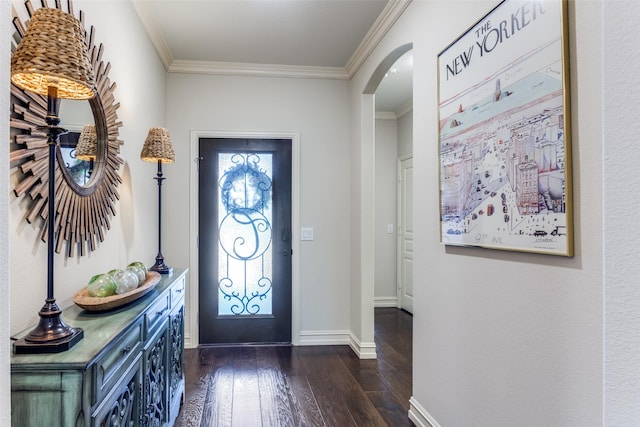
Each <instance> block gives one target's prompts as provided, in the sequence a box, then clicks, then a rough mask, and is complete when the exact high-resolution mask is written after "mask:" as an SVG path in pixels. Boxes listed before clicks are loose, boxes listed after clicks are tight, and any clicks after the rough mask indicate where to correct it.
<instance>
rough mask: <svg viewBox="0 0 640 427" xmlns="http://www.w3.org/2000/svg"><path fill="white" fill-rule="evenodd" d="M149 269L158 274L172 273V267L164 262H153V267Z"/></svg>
mask: <svg viewBox="0 0 640 427" xmlns="http://www.w3.org/2000/svg"><path fill="white" fill-rule="evenodd" d="M149 271H155V272H158V273H160V274H171V273H173V267H169V266H168V265H166V264H165V263H162V264H158V263H155V264H154V265H153V267H150V268H149Z"/></svg>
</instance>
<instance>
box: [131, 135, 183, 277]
mask: <svg viewBox="0 0 640 427" xmlns="http://www.w3.org/2000/svg"><path fill="white" fill-rule="evenodd" d="M175 157H176V156H175V153H174V152H173V145H172V144H171V138H170V137H169V131H168V130H167V129H164V128H158V127H156V128H151V129H149V134H148V135H147V139H146V140H145V141H144V146H143V147H142V152H141V153H140V158H141V159H142V160H144V161H147V162H157V163H158V173H157V175H156V177H155V178H154V179H155V180H156V181H157V182H158V255H157V256H156V263H155V264H154V265H153V266H152V267H151V268H149V270H151V271H157V272H158V273H160V274H171V273H172V272H173V268H172V267H169V266H168V265H166V264H165V262H164V256H162V181H163V180H164V179H165V178H164V177H163V176H162V164H163V163H173V162H174V160H175Z"/></svg>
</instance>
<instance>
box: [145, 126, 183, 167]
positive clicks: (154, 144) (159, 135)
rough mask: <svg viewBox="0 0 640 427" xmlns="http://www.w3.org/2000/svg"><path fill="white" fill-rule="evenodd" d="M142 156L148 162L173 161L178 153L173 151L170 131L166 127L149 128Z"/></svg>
mask: <svg viewBox="0 0 640 427" xmlns="http://www.w3.org/2000/svg"><path fill="white" fill-rule="evenodd" d="M140 158H141V159H142V160H145V161H147V162H162V163H173V161H174V160H175V159H176V155H175V153H174V152H173V145H172V144H171V138H169V131H168V130H167V129H165V128H151V129H149V134H148V135H147V139H146V140H145V141H144V146H143V147H142V152H141V153H140Z"/></svg>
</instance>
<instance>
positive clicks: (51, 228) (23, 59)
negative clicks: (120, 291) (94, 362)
mask: <svg viewBox="0 0 640 427" xmlns="http://www.w3.org/2000/svg"><path fill="white" fill-rule="evenodd" d="M11 82H12V83H13V84H14V85H16V86H18V87H19V88H21V89H23V90H25V91H30V92H35V93H38V94H40V95H43V96H46V97H47V116H46V119H45V121H46V123H47V125H46V126H41V127H38V130H39V131H43V132H46V133H47V136H48V146H49V170H48V181H49V182H48V199H47V205H48V206H47V209H48V214H47V227H48V234H47V298H46V300H45V304H44V306H43V307H42V308H41V309H40V311H39V313H38V315H39V316H40V321H39V323H38V325H37V326H36V327H35V328H34V329H33V330H32V331H31V332H29V333H28V334H27V335H26V336H25V337H24V338H22V339H20V340H18V341H16V342H15V343H14V351H15V352H16V353H18V354H21V353H57V352H62V351H66V350H68V349H69V348H71V347H72V346H73V345H75V344H76V343H77V342H79V341H80V340H81V339H82V337H83V335H84V333H83V331H82V329H80V328H73V327H71V326H68V325H66V324H65V323H64V321H63V320H62V318H61V314H62V310H61V309H60V307H59V306H58V304H56V300H55V297H54V272H53V254H54V241H55V238H54V234H55V215H56V207H55V199H56V185H55V181H56V180H55V176H56V150H57V146H58V142H59V136H60V135H63V134H65V133H67V130H66V129H63V128H61V127H60V126H59V124H60V118H59V117H58V107H59V104H60V99H61V98H66V99H90V98H93V97H94V96H95V94H94V86H95V83H94V75H93V69H92V67H91V64H90V62H89V58H88V57H87V44H86V40H85V36H84V31H83V29H82V25H81V23H80V21H79V20H78V19H76V18H75V17H74V16H72V15H70V14H68V13H66V12H63V11H62V10H60V9H55V8H47V7H43V8H40V9H38V10H36V11H35V12H34V13H33V16H31V20H30V22H29V24H28V26H27V31H26V34H25V35H24V37H23V38H22V40H21V41H20V44H19V45H18V47H17V48H16V51H15V53H14V54H13V55H12V57H11Z"/></svg>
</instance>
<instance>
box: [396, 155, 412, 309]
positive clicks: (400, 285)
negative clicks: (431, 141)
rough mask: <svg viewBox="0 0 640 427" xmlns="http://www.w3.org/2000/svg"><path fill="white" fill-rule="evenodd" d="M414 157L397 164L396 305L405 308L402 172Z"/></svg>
mask: <svg viewBox="0 0 640 427" xmlns="http://www.w3.org/2000/svg"><path fill="white" fill-rule="evenodd" d="M411 159H413V154H409V155H406V156H402V157H400V158H398V166H397V171H398V187H397V188H398V189H397V209H398V210H397V214H396V216H397V218H398V219H397V223H398V224H397V227H396V231H397V240H396V280H397V286H396V298H397V304H396V307H397V308H403V307H402V294H403V290H404V287H405V280H404V252H405V250H404V240H405V237H404V235H405V228H406V224H405V223H404V218H405V215H404V211H405V201H406V197H404V191H403V189H404V188H403V187H404V182H403V181H404V178H403V173H402V163H403V162H405V161H407V160H411ZM411 312H412V313H413V307H412V308H411Z"/></svg>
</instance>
